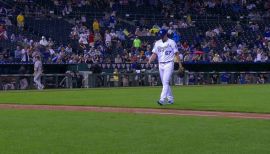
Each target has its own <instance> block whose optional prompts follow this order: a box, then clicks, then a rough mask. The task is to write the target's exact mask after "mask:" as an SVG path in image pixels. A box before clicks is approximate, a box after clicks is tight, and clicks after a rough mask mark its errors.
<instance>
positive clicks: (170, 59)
mask: <svg viewBox="0 0 270 154" xmlns="http://www.w3.org/2000/svg"><path fill="white" fill-rule="evenodd" d="M167 33H168V32H167V30H166V29H161V30H160V31H159V33H158V34H159V36H160V37H161V39H160V40H158V41H156V43H155V45H154V48H153V50H152V53H153V54H152V55H151V57H150V58H149V61H148V63H147V64H148V65H149V64H150V63H151V62H152V61H154V60H155V59H156V58H158V63H159V74H160V79H161V81H162V85H163V87H162V92H161V95H160V99H159V100H158V101H157V103H158V104H159V105H165V102H166V101H167V103H168V104H173V103H174V97H173V94H172V91H171V88H170V85H169V82H170V79H171V76H172V73H173V70H174V58H176V61H177V62H178V63H179V69H183V67H182V65H181V61H180V57H179V52H178V49H177V44H176V43H175V41H174V40H172V39H169V38H168V36H167Z"/></svg>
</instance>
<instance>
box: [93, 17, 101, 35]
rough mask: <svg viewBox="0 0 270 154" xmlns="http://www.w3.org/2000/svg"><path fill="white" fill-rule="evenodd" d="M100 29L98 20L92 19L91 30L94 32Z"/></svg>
mask: <svg viewBox="0 0 270 154" xmlns="http://www.w3.org/2000/svg"><path fill="white" fill-rule="evenodd" d="M99 30H100V27H99V22H98V20H97V19H94V22H93V31H94V32H99Z"/></svg>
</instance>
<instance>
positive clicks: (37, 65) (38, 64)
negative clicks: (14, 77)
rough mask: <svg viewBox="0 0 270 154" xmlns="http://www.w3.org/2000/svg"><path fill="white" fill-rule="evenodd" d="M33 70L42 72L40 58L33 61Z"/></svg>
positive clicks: (38, 72)
mask: <svg viewBox="0 0 270 154" xmlns="http://www.w3.org/2000/svg"><path fill="white" fill-rule="evenodd" d="M34 72H35V74H41V73H42V63H41V61H40V60H37V61H35V64H34Z"/></svg>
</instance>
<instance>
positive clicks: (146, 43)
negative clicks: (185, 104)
mask: <svg viewBox="0 0 270 154" xmlns="http://www.w3.org/2000/svg"><path fill="white" fill-rule="evenodd" d="M24 2H27V4H28V5H25V6H24V8H23V11H18V10H17V9H16V8H5V7H1V8H0V15H1V21H0V41H1V42H4V41H9V42H11V43H13V44H16V47H15V49H9V48H1V52H0V63H8V62H17V63H19V62H32V61H33V57H34V56H35V55H37V54H38V55H41V57H42V60H43V62H46V63H88V64H91V63H146V62H147V61H148V58H149V57H150V56H151V50H152V48H153V45H154V42H155V40H157V39H158V37H157V36H156V33H157V32H158V31H159V30H160V29H161V28H163V29H167V30H168V35H169V37H170V38H171V39H173V40H175V41H176V43H177V45H178V48H179V51H180V58H181V60H182V61H184V62H191V63H194V62H216V63H218V62H269V56H270V26H269V22H265V23H264V21H263V18H264V17H269V15H270V0H251V1H246V0H230V1H229V0H207V1H202V0H199V1H192V0H185V1H181V2H178V3H174V2H173V1H170V0H169V1H164V0H161V1H158V0H148V1H143V0H120V1H114V0H100V1H94V0H69V1H64V0H53V1H50V2H51V3H52V4H53V6H54V7H55V8H56V9H59V10H60V11H61V15H62V19H63V20H65V19H68V20H69V21H71V22H72V24H73V25H74V26H73V27H72V28H71V29H70V30H69V31H70V36H69V37H70V38H69V39H70V42H69V43H67V44H64V43H62V42H58V41H57V40H53V38H50V37H49V38H46V37H45V36H39V38H33V37H28V35H27V34H26V33H27V32H25V31H24V29H25V18H27V17H28V16H30V15H34V16H35V17H39V18H40V17H41V16H44V15H45V17H48V14H50V11H49V9H47V7H46V6H42V5H41V4H36V3H33V2H32V1H17V3H24ZM145 5H146V6H151V7H152V6H153V7H154V8H156V9H158V10H160V14H161V16H163V17H165V18H168V19H169V20H165V21H164V22H162V23H160V22H159V23H158V22H156V23H149V22H147V21H146V20H145V19H144V18H141V19H140V20H138V21H137V22H135V24H134V25H133V23H134V22H132V23H128V22H127V21H124V22H123V19H122V17H121V16H120V15H119V13H118V12H119V10H120V8H121V7H122V6H127V7H128V6H136V7H138V8H139V7H142V6H145ZM83 6H91V7H93V8H96V9H102V8H104V10H106V11H105V13H104V15H103V16H102V17H100V18H95V19H93V20H89V19H88V17H87V15H84V14H82V15H79V16H77V17H76V18H72V19H71V18H70V17H68V15H69V14H71V13H72V12H73V10H74V9H75V8H80V7H83ZM191 14H196V15H202V14H204V15H217V14H218V15H223V17H224V18H225V17H226V16H227V15H235V14H237V15H243V16H246V17H247V18H248V21H249V22H245V23H242V22H236V21H235V22H233V24H234V25H233V28H231V29H230V30H225V27H223V26H224V25H222V24H220V25H216V26H214V27H209V29H208V30H205V31H198V32H197V31H196V32H197V33H196V35H195V36H193V38H192V41H186V40H184V39H183V35H184V34H183V33H182V31H185V30H186V29H191V28H199V27H200V26H201V25H199V24H197V23H196V22H194V21H193V20H192V15H191ZM66 16H67V17H66ZM183 16H184V17H183ZM180 17H181V18H180ZM232 18H233V16H232ZM123 23H124V24H123ZM261 23H263V24H261ZM125 24H131V25H132V26H125ZM60 26H61V25H60ZM12 27H16V30H17V33H12V31H11V33H8V32H7V30H8V29H12ZM246 31H251V32H252V34H253V35H254V39H243V36H244V33H245V32H246ZM221 40H223V43H220V42H221Z"/></svg>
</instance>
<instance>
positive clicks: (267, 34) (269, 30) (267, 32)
mask: <svg viewBox="0 0 270 154" xmlns="http://www.w3.org/2000/svg"><path fill="white" fill-rule="evenodd" d="M264 38H265V39H266V40H267V41H270V28H266V30H265V32H264Z"/></svg>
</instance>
